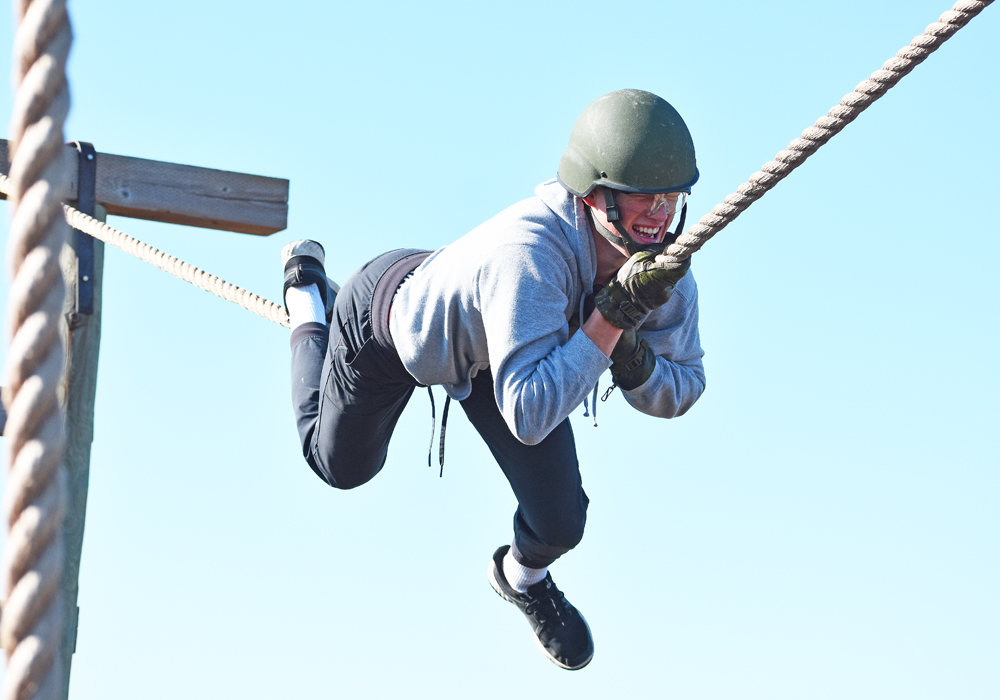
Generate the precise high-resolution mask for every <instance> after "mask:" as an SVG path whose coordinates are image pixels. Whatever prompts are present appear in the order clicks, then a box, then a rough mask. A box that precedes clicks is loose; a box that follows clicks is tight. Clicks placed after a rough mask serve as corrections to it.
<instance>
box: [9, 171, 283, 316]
mask: <svg viewBox="0 0 1000 700" xmlns="http://www.w3.org/2000/svg"><path fill="white" fill-rule="evenodd" d="M12 187H13V183H12V182H11V179H10V178H7V177H4V176H3V175H0V192H2V193H4V194H9V193H10V191H11V189H12ZM63 211H64V214H65V217H66V221H67V223H69V225H70V226H72V227H73V228H75V229H78V230H80V231H83V232H84V233H86V234H87V235H88V236H93V237H94V238H96V239H97V240H99V241H103V242H104V243H107V244H108V245H112V246H114V247H115V248H118V249H119V250H122V251H124V252H126V253H128V254H129V255H132V256H134V257H137V258H139V259H140V260H143V261H145V262H147V263H149V264H150V265H153V266H154V267H158V268H160V269H161V270H163V271H164V272H167V273H169V274H171V275H173V276H174V277H176V278H178V279H180V280H184V281H185V282H188V283H190V284H193V285H194V286H195V287H198V289H203V290H205V291H206V292H210V293H211V294H214V295H215V296H217V297H220V298H222V299H225V300H226V301H230V302H232V303H234V304H236V305H237V306H242V307H243V308H244V309H247V310H248V311H252V312H253V313H255V314H257V315H258V316H261V317H263V318H266V319H267V320H268V321H273V322H274V323H277V324H278V325H279V326H284V327H285V328H288V327H289V324H288V312H287V311H285V307H283V306H281V305H280V304H276V303H274V302H273V301H268V300H267V299H265V298H264V297H262V296H260V295H258V294H254V293H253V292H251V291H249V290H246V289H243V288H242V287H237V286H236V285H235V284H230V283H229V282H226V281H225V280H223V279H220V278H219V277H216V276H215V275H211V274H209V273H207V272H205V271H204V270H201V269H199V268H197V267H195V266H194V265H191V264H190V263H186V262H184V261H183V260H180V259H178V258H175V257H174V256H173V255H168V254H167V253H164V252H163V251H162V250H159V249H157V248H154V247H153V246H151V245H148V244H146V243H143V242H142V241H139V240H137V239H135V238H132V236H129V235H128V234H127V233H124V232H122V231H119V230H118V229H116V228H114V227H112V226H108V225H107V224H106V223H104V222H102V221H98V220H97V219H95V218H93V217H92V216H88V215H86V214H84V213H83V212H81V211H79V210H78V209H74V208H73V207H71V206H69V205H68V204H64V205H63Z"/></svg>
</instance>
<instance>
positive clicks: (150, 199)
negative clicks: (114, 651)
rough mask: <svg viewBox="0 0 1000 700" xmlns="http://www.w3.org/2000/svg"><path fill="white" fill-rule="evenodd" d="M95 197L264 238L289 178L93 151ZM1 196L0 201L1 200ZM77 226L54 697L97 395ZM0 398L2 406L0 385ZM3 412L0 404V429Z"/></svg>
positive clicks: (72, 603) (0, 148)
mask: <svg viewBox="0 0 1000 700" xmlns="http://www.w3.org/2000/svg"><path fill="white" fill-rule="evenodd" d="M63 156H64V157H65V158H66V159H67V160H68V161H71V162H72V164H71V165H70V164H67V168H68V169H69V170H70V172H72V173H74V176H73V180H72V182H71V187H70V192H69V195H68V198H69V199H71V200H75V199H76V198H77V197H78V192H79V187H80V182H79V177H78V170H77V167H76V166H77V162H78V158H79V157H80V156H79V153H78V151H77V148H76V147H75V146H66V148H65V150H64V152H63ZM96 166H97V170H96V183H95V188H94V189H95V193H94V198H95V200H96V202H97V207H96V212H95V214H96V217H95V218H97V219H100V220H101V221H105V220H106V219H107V216H108V214H113V215H118V216H126V217H130V218H134V219H146V220H149V221H161V222H165V223H171V224H182V225H185V226H199V227H202V228H211V229H221V230H224V231H235V232H237V233H249V234H252V235H256V236H269V235H271V234H272V233H275V232H277V231H281V230H282V229H284V228H285V226H286V225H287V219H288V180H284V179H281V178H274V177H262V176H259V175H248V174H245V173H235V172H228V171H224V170H213V169H211V168H201V167H196V166H191V165H180V164H177V163H164V162H161V161H154V160H147V159H144V158H131V157H127V156H116V155H112V154H108V153H99V154H97V163H96ZM0 172H2V173H3V174H4V175H7V174H8V173H9V161H8V144H7V141H5V140H3V139H0ZM5 198H6V197H5V196H4V195H3V194H0V199H5ZM76 240H77V236H76V232H73V233H72V234H71V236H70V244H69V245H67V246H66V247H65V248H64V249H63V253H62V255H61V256H60V265H61V267H62V271H63V277H64V279H65V281H66V300H65V302H64V305H63V314H64V318H65V319H66V324H65V329H66V354H67V359H68V362H69V365H68V366H69V372H67V375H66V379H65V384H64V386H63V387H62V388H61V392H60V399H61V400H63V401H64V403H65V406H66V455H65V458H64V461H65V464H66V471H67V474H68V481H69V483H68V494H67V499H68V502H67V512H66V519H65V521H64V523H63V532H64V537H65V541H64V545H65V547H66V551H65V558H64V566H63V572H62V578H61V580H60V584H59V596H60V599H61V601H62V604H63V606H64V607H63V609H64V611H65V618H66V624H65V628H64V632H63V639H62V643H61V644H60V648H59V653H60V655H61V657H62V661H63V669H64V671H65V679H64V686H63V687H62V688H61V689H60V691H61V692H60V695H59V697H60V698H61V700H65V699H66V698H67V697H68V694H69V671H70V662H71V661H72V657H73V652H74V651H75V650H76V637H77V629H78V627H79V615H80V611H79V608H78V607H77V595H78V592H79V582H80V558H81V553H82V549H83V526H84V518H85V516H86V511H87V486H88V482H89V480H90V446H91V443H92V442H93V440H94V400H95V398H96V394H97V360H98V354H99V351H100V342H101V297H102V289H101V284H102V280H103V276H104V244H103V243H101V242H100V241H97V240H95V241H93V243H94V246H95V249H94V269H93V275H94V279H93V298H94V306H93V313H92V314H82V313H78V312H77V310H76V300H77V281H78V280H77V255H76V249H75V244H76ZM3 404H4V406H6V405H7V396H6V390H4V396H3ZM5 422H6V412H5V410H4V409H3V406H0V435H2V434H3V425H4V423H5Z"/></svg>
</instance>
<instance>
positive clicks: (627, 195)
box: [616, 192, 688, 216]
mask: <svg viewBox="0 0 1000 700" xmlns="http://www.w3.org/2000/svg"><path fill="white" fill-rule="evenodd" d="M687 196H688V193H687V192H659V193H656V194H637V193H635V192H618V193H617V197H616V199H617V200H618V202H619V204H621V206H622V207H624V208H626V209H628V210H630V211H633V212H639V213H644V214H646V216H653V215H655V214H656V212H658V211H659V210H660V209H661V208H663V209H666V211H667V215H668V216H669V215H670V214H674V213H676V212H677V210H679V209H681V208H683V207H684V204H685V202H686V201H687Z"/></svg>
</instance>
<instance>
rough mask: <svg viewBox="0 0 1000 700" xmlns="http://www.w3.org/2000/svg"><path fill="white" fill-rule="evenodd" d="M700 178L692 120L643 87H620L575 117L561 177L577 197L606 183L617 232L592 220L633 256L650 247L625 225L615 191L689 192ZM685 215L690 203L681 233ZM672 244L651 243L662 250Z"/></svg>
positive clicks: (605, 234)
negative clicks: (690, 121) (637, 238)
mask: <svg viewBox="0 0 1000 700" xmlns="http://www.w3.org/2000/svg"><path fill="white" fill-rule="evenodd" d="M697 181H698V168H697V166H696V164H695V157H694V141H692V140H691V132H689V131H688V128H687V125H685V124H684V120H683V119H681V115H680V114H678V113H677V110H676V109H674V108H673V107H671V106H670V104H669V103H668V102H667V101H666V100H664V99H662V98H660V97H657V96H656V95H654V94H652V93H650V92H645V91H643V90H617V91H615V92H612V93H609V94H607V95H604V96H603V97H599V98H597V99H596V100H595V101H594V102H592V103H590V105H588V107H587V108H586V109H585V110H583V113H582V114H581V115H580V117H579V119H577V120H576V124H575V125H574V126H573V133H572V134H570V137H569V146H567V147H566V150H565V151H564V152H563V155H562V159H561V160H560V161H559V182H561V183H562V185H563V187H565V188H566V189H567V190H569V191H570V192H572V193H573V194H575V195H576V196H577V197H586V196H587V195H589V194H590V193H591V191H592V190H593V189H594V188H595V187H597V186H598V185H600V186H602V187H604V188H605V189H604V193H605V194H604V196H605V204H606V205H607V215H608V221H610V222H611V223H612V224H613V225H614V227H615V231H617V234H615V233H614V232H613V231H609V230H608V229H606V228H605V227H604V226H601V225H600V224H599V223H598V222H597V220H596V219H594V217H593V216H591V220H592V221H593V222H594V225H595V228H596V229H597V230H598V232H599V233H600V234H601V235H602V236H604V237H605V238H607V239H608V240H609V241H611V242H612V243H615V244H617V245H620V246H622V247H624V248H625V249H626V250H627V251H628V253H629V255H634V254H635V253H637V252H639V251H640V250H644V249H648V248H644V247H642V246H640V245H639V244H637V243H636V242H635V241H634V240H633V239H632V237H631V236H630V235H629V233H628V231H626V230H625V228H624V227H623V226H622V225H621V223H620V221H619V209H618V205H617V202H616V201H615V195H614V192H615V191H621V192H638V193H642V194H655V193H658V192H690V191H691V186H692V185H694V183H696V182H697ZM686 215H687V205H686V204H685V205H684V207H683V208H682V209H681V214H680V218H679V223H678V225H677V229H676V230H677V231H678V232H680V231H681V230H682V229H683V227H684V218H685V217H686ZM667 243H669V241H665V242H664V245H663V246H652V247H651V248H655V249H656V250H657V252H659V251H660V250H662V249H663V248H664V247H666V244H667Z"/></svg>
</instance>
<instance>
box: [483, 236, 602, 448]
mask: <svg viewBox="0 0 1000 700" xmlns="http://www.w3.org/2000/svg"><path fill="white" fill-rule="evenodd" d="M575 265H576V262H575V261H574V260H567V259H565V258H564V256H563V254H562V253H561V252H560V251H559V250H558V249H557V248H555V247H553V248H552V249H551V250H549V251H546V250H541V251H540V250H539V248H538V247H537V246H528V245H522V244H517V243H511V244H508V245H503V246H499V247H497V249H496V251H495V254H494V255H493V256H492V257H491V259H490V260H489V261H488V262H487V263H486V264H484V265H483V266H482V267H481V270H480V274H479V280H478V293H479V295H480V300H479V304H478V305H477V306H478V308H480V309H481V310H482V316H483V326H484V328H485V331H486V337H487V340H488V344H489V357H490V366H491V367H492V369H493V380H494V392H495V394H496V400H497V406H498V407H499V408H500V413H501V414H502V415H503V418H504V421H505V422H506V423H507V426H508V427H509V428H510V431H511V433H513V435H514V436H515V437H516V438H517V439H518V440H520V441H521V442H523V443H525V444H528V445H534V444H537V443H539V442H541V441H542V440H543V439H544V438H545V437H546V436H547V435H548V434H549V433H550V432H551V431H552V429H553V428H555V427H556V426H557V425H558V424H559V423H561V422H562V421H563V420H565V419H566V417H567V416H568V415H569V414H570V412H572V411H573V409H575V408H576V407H577V406H579V405H580V403H581V402H582V401H583V398H584V397H585V396H586V395H587V394H588V392H590V391H591V389H592V387H593V386H594V384H595V383H596V382H597V380H598V379H599V378H600V376H601V374H602V373H603V372H604V371H605V370H606V369H607V368H608V367H610V366H611V361H610V360H609V359H608V358H607V357H606V356H605V355H604V353H603V352H601V351H600V349H599V348H598V347H597V346H596V345H594V343H593V341H591V340H590V338H588V337H587V336H586V335H585V334H583V333H575V334H573V337H572V338H570V337H569V322H568V317H569V316H571V315H572V311H573V310H575V309H574V307H575V306H576V301H575V300H576V299H578V298H579V294H580V293H582V292H580V290H578V289H576V287H577V286H578V285H577V284H576V283H575V281H574V279H575V278H574V275H573V269H574V268H573V267H571V266H575ZM571 299H572V300H573V301H571Z"/></svg>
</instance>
